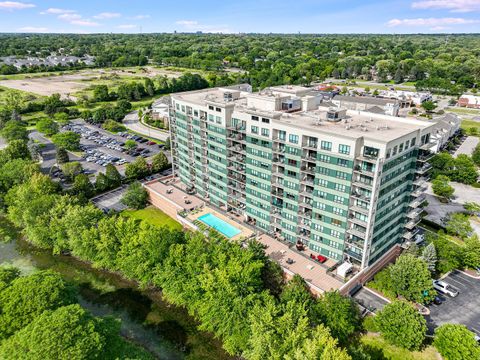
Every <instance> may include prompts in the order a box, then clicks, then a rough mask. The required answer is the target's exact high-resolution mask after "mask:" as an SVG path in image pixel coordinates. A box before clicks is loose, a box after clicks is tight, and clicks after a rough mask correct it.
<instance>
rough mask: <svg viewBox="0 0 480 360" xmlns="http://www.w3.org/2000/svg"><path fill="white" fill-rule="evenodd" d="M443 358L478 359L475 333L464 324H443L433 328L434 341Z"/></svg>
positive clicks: (449, 359) (479, 356)
mask: <svg viewBox="0 0 480 360" xmlns="http://www.w3.org/2000/svg"><path fill="white" fill-rule="evenodd" d="M433 344H434V345H435V347H436V348H437V350H438V352H439V353H440V354H441V355H442V356H443V357H444V358H445V360H457V359H480V346H479V345H478V343H477V341H476V340H475V335H474V333H472V332H471V331H470V330H468V329H467V328H466V327H465V326H464V325H459V324H445V325H442V326H440V327H439V328H437V329H436V330H435V340H434V343H433Z"/></svg>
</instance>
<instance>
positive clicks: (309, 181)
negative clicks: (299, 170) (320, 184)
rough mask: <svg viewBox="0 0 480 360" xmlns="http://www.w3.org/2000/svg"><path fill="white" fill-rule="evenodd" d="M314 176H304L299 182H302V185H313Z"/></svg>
mask: <svg viewBox="0 0 480 360" xmlns="http://www.w3.org/2000/svg"><path fill="white" fill-rule="evenodd" d="M314 179H315V178H314V177H313V176H305V177H304V178H303V179H302V180H301V183H302V184H304V185H310V186H313V185H314V184H315V183H314Z"/></svg>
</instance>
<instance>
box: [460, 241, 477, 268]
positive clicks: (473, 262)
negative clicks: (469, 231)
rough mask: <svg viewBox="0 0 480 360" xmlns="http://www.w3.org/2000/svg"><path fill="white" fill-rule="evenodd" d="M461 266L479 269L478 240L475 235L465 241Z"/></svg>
mask: <svg viewBox="0 0 480 360" xmlns="http://www.w3.org/2000/svg"><path fill="white" fill-rule="evenodd" d="M463 265H464V266H465V267H467V268H470V269H475V268H478V267H480V240H479V239H478V236H477V235H473V236H471V237H469V238H468V239H466V240H465V247H464V248H463Z"/></svg>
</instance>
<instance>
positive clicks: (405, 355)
mask: <svg viewBox="0 0 480 360" xmlns="http://www.w3.org/2000/svg"><path fill="white" fill-rule="evenodd" d="M360 341H361V343H362V344H363V345H364V346H365V347H367V349H368V350H367V351H368V353H369V354H370V356H371V358H372V360H384V359H386V360H438V359H441V357H440V355H439V354H438V353H437V350H436V349H435V348H434V347H433V346H427V347H426V348H425V349H424V350H423V351H409V350H405V349H402V348H399V347H396V346H394V345H390V344H389V343H387V342H386V341H385V340H384V339H383V338H382V337H380V336H377V335H373V334H367V335H364V336H362V338H361V339H360Z"/></svg>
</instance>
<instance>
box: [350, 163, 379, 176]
mask: <svg viewBox="0 0 480 360" xmlns="http://www.w3.org/2000/svg"><path fill="white" fill-rule="evenodd" d="M353 172H355V173H357V174H362V175H366V176H370V177H372V178H373V177H374V176H375V172H374V171H373V169H369V170H367V169H362V167H361V166H359V165H357V166H355V168H354V169H353Z"/></svg>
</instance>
